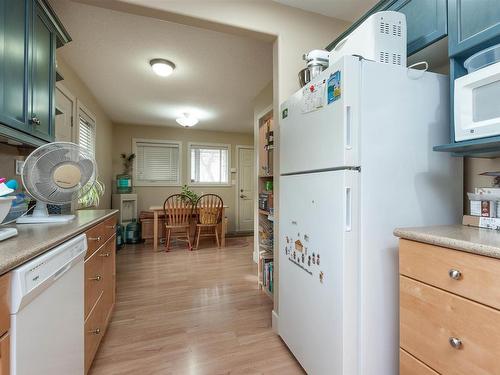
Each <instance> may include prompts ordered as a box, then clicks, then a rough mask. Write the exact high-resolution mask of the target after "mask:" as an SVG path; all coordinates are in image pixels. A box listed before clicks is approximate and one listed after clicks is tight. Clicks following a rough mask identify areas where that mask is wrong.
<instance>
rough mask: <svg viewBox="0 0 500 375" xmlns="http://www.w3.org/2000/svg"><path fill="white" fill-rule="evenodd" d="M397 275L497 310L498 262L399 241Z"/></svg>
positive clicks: (412, 242)
mask: <svg viewBox="0 0 500 375" xmlns="http://www.w3.org/2000/svg"><path fill="white" fill-rule="evenodd" d="M399 272H400V274H401V275H405V276H408V277H410V278H412V279H416V280H419V281H422V282H424V283H426V284H430V285H433V286H436V287H438V288H441V289H444V290H447V291H450V292H452V293H455V294H458V295H460V296H463V297H467V298H469V299H471V300H474V301H477V302H480V303H482V304H485V305H488V306H491V307H494V308H496V309H500V293H499V292H498V291H499V290H500V261H499V260H498V259H493V258H489V257H485V256H481V255H475V254H469V253H465V252H463V251H457V250H451V249H447V248H444V247H440V246H433V245H428V244H424V243H420V242H414V241H408V240H401V241H400V246H399Z"/></svg>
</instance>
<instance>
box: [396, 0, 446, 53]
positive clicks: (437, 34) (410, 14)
mask: <svg viewBox="0 0 500 375" xmlns="http://www.w3.org/2000/svg"><path fill="white" fill-rule="evenodd" d="M446 1H447V0H398V1H396V2H395V3H394V4H393V5H391V6H390V7H389V8H388V10H394V11H397V12H401V13H403V14H404V15H406V27H407V45H408V55H412V54H413V53H415V52H418V51H420V50H421V49H423V48H425V47H427V46H428V45H430V44H432V43H434V42H436V41H438V40H439V39H441V38H443V37H445V36H446V34H447V14H446Z"/></svg>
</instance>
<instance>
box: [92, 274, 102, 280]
mask: <svg viewBox="0 0 500 375" xmlns="http://www.w3.org/2000/svg"><path fill="white" fill-rule="evenodd" d="M101 279H102V276H101V275H96V276H95V277H89V280H91V281H101Z"/></svg>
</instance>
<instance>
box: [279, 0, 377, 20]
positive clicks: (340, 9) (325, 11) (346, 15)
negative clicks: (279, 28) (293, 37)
mask: <svg viewBox="0 0 500 375" xmlns="http://www.w3.org/2000/svg"><path fill="white" fill-rule="evenodd" d="M273 1H275V2H277V3H281V4H284V5H288V6H291V7H294V8H299V9H303V10H307V11H309V12H314V13H318V14H322V15H325V16H330V17H334V18H338V19H341V20H344V21H349V22H353V21H355V20H356V19H358V18H359V17H360V16H361V15H363V14H364V13H366V11H367V10H369V9H370V8H371V7H373V6H374V5H375V4H376V3H378V1H379V0H273Z"/></svg>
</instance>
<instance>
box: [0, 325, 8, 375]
mask: <svg viewBox="0 0 500 375" xmlns="http://www.w3.org/2000/svg"><path fill="white" fill-rule="evenodd" d="M9 374H10V336H9V333H8V332H7V333H6V334H5V335H3V336H2V338H0V375H9Z"/></svg>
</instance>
